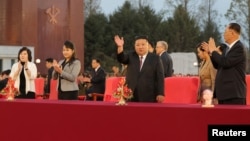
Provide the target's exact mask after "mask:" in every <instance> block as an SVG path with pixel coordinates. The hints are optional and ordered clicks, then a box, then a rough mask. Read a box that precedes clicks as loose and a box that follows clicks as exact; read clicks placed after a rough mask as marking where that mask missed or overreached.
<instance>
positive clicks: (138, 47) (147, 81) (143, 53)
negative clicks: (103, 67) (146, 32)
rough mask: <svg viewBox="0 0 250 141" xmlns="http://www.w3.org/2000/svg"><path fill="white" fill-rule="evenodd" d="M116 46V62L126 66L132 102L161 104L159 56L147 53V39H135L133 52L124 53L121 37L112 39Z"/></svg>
mask: <svg viewBox="0 0 250 141" xmlns="http://www.w3.org/2000/svg"><path fill="white" fill-rule="evenodd" d="M114 40H115V43H116V45H117V60H118V61H119V62H120V63H122V64H127V74H126V83H127V84H128V87H129V88H130V89H131V90H132V91H133V98H132V101H133V102H163V101H164V91H163V90H164V85H163V84H164V74H163V67H162V62H161V59H160V57H159V56H157V55H156V54H154V53H150V52H148V38H147V37H146V36H138V37H136V39H135V51H133V52H129V53H124V51H123V45H124V40H123V37H121V38H120V37H119V36H118V35H116V36H115V37H114Z"/></svg>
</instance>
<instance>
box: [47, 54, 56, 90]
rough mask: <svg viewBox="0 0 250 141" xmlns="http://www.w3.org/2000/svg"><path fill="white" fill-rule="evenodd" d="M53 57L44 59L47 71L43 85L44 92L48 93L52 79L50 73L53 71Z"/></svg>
mask: <svg viewBox="0 0 250 141" xmlns="http://www.w3.org/2000/svg"><path fill="white" fill-rule="evenodd" d="M53 60H54V59H53V58H47V59H46V60H45V61H46V64H45V66H46V68H47V69H48V72H47V78H46V79H47V83H46V85H45V94H49V93H50V81H51V79H52V74H53V71H54V67H53Z"/></svg>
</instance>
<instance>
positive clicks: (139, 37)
mask: <svg viewBox="0 0 250 141" xmlns="http://www.w3.org/2000/svg"><path fill="white" fill-rule="evenodd" d="M139 39H145V40H147V41H148V42H149V40H148V36H147V35H139V36H135V41H136V40H139Z"/></svg>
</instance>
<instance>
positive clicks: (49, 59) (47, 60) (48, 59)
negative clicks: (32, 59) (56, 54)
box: [45, 58, 53, 63]
mask: <svg viewBox="0 0 250 141" xmlns="http://www.w3.org/2000/svg"><path fill="white" fill-rule="evenodd" d="M45 61H46V62H49V63H53V58H47V59H46V60H45Z"/></svg>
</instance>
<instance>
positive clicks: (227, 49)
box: [225, 47, 230, 56]
mask: <svg viewBox="0 0 250 141" xmlns="http://www.w3.org/2000/svg"><path fill="white" fill-rule="evenodd" d="M229 50H230V48H229V47H227V48H226V53H225V56H226V55H227V53H228V52H229Z"/></svg>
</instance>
